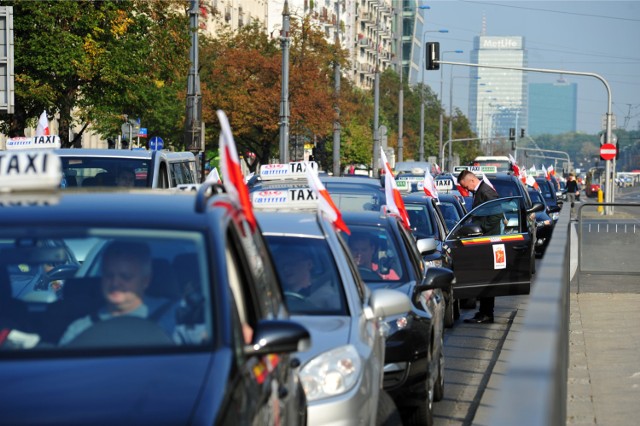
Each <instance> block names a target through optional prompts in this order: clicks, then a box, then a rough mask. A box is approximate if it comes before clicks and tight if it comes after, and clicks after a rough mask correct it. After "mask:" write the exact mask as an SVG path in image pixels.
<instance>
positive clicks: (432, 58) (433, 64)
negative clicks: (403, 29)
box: [425, 41, 440, 70]
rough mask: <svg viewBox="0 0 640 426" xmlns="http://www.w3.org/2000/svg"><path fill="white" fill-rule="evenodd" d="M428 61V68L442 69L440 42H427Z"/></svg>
mask: <svg viewBox="0 0 640 426" xmlns="http://www.w3.org/2000/svg"><path fill="white" fill-rule="evenodd" d="M426 55H427V63H426V64H425V65H426V67H427V69H428V70H439V69H440V43H439V42H437V41H435V42H428V43H427V52H426Z"/></svg>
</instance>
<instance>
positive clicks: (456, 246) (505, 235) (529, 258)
mask: <svg viewBox="0 0 640 426" xmlns="http://www.w3.org/2000/svg"><path fill="white" fill-rule="evenodd" d="M527 200H528V201H529V202H530V201H531V200H530V198H529V195H528V194H527ZM524 204H525V202H524V201H523V199H522V196H515V197H505V198H498V199H495V200H490V201H487V202H485V203H483V204H481V205H480V206H478V207H476V208H475V209H473V210H471V211H470V212H469V213H468V214H467V215H466V216H465V217H463V218H462V219H461V220H460V222H459V223H458V225H456V226H455V227H454V228H453V229H452V230H451V232H450V233H449V235H447V240H446V242H445V245H446V247H445V249H446V250H448V251H450V253H451V257H452V262H453V263H452V264H453V271H454V273H455V276H456V281H455V283H454V297H456V298H458V299H468V298H478V297H495V296H508V295H517V294H528V293H529V291H530V288H531V275H532V274H533V273H534V271H535V250H534V246H535V241H536V230H535V221H534V217H535V215H534V214H533V213H535V212H537V211H540V210H543V209H544V206H543V205H542V204H532V207H531V208H529V209H525V208H524V207H523V205H524ZM488 217H498V218H499V220H500V224H501V226H500V231H499V234H497V235H484V234H483V231H482V226H481V225H480V223H481V222H482V221H483V220H486V219H487V218H488Z"/></svg>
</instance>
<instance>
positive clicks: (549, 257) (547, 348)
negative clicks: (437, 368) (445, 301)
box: [487, 208, 571, 426]
mask: <svg viewBox="0 0 640 426" xmlns="http://www.w3.org/2000/svg"><path fill="white" fill-rule="evenodd" d="M569 223H570V217H569V209H568V208H566V209H563V210H562V212H561V215H560V218H559V220H558V223H557V224H556V229H555V231H554V233H553V238H552V239H551V242H550V244H549V246H548V247H547V250H546V253H545V255H544V258H543V259H542V261H541V263H540V265H539V266H538V271H537V273H536V277H535V285H534V286H533V287H532V291H531V294H530V296H529V301H528V304H527V305H526V306H525V307H524V310H525V313H524V318H523V320H522V323H521V324H520V325H519V329H518V331H517V332H516V333H514V334H515V335H514V337H513V339H514V344H513V350H512V351H510V353H508V354H506V355H505V361H506V362H507V365H508V367H507V373H506V374H505V376H504V377H503V378H502V381H501V382H500V389H499V394H498V395H497V396H496V399H495V405H494V406H493V407H492V408H491V409H490V413H489V415H488V418H489V421H488V423H487V424H488V425H498V426H502V425H504V426H511V425H516V424H517V425H532V426H533V425H535V426H548V425H565V424H566V413H567V407H566V401H567V369H568V364H569V304H570V299H569V278H570V274H569V268H570V252H571V247H570V242H571V238H570V226H569ZM509 338H511V336H509Z"/></svg>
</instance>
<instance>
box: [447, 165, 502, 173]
mask: <svg viewBox="0 0 640 426" xmlns="http://www.w3.org/2000/svg"><path fill="white" fill-rule="evenodd" d="M463 170H469V171H470V172H473V173H474V174H485V173H498V168H497V167H496V166H456V167H454V168H453V173H460V172H461V171H463Z"/></svg>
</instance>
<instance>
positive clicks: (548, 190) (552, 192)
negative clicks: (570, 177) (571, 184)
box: [536, 176, 564, 223]
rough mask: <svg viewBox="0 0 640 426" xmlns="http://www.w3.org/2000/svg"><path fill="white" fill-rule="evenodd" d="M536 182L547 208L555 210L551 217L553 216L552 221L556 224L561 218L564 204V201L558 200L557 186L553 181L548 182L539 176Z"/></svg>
mask: <svg viewBox="0 0 640 426" xmlns="http://www.w3.org/2000/svg"><path fill="white" fill-rule="evenodd" d="M554 180H555V178H554ZM536 182H537V183H538V186H539V187H540V192H541V193H542V196H543V197H544V202H545V203H546V205H547V206H549V207H550V208H552V209H553V211H552V212H550V213H551V214H550V215H549V216H551V219H553V223H556V222H557V221H558V219H559V218H560V210H561V209H562V206H563V204H564V203H563V202H562V200H558V197H557V196H556V189H555V185H554V183H553V182H552V181H551V180H547V179H546V178H545V177H544V176H538V177H536Z"/></svg>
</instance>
